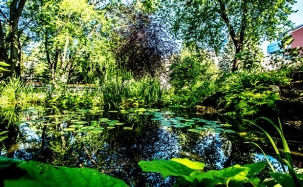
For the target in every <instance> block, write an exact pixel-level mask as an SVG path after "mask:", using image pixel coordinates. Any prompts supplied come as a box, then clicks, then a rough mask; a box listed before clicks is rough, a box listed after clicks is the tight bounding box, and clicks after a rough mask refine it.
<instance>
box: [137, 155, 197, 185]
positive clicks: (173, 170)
mask: <svg viewBox="0 0 303 187" xmlns="http://www.w3.org/2000/svg"><path fill="white" fill-rule="evenodd" d="M138 164H139V166H140V167H141V168H142V170H143V171H147V172H158V173H161V175H162V176H163V178H166V177H168V176H175V177H184V178H185V179H186V180H188V181H191V182H192V181H193V178H191V177H189V176H190V174H191V173H192V172H193V171H195V170H193V169H191V168H188V167H187V166H185V165H183V164H180V163H178V162H175V161H172V160H153V161H140V162H139V163H138Z"/></svg>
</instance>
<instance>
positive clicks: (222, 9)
mask: <svg viewBox="0 0 303 187" xmlns="http://www.w3.org/2000/svg"><path fill="white" fill-rule="evenodd" d="M218 2H219V6H220V9H219V10H218V13H219V14H220V16H221V17H222V19H223V21H224V23H225V24H226V26H227V28H228V31H229V35H230V37H231V39H232V40H233V42H234V44H235V45H236V44H237V43H238V39H237V36H236V32H235V30H234V28H233V27H232V25H231V24H230V20H229V18H228V16H227V14H226V7H225V2H222V0H218Z"/></svg>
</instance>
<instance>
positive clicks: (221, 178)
mask: <svg viewBox="0 0 303 187" xmlns="http://www.w3.org/2000/svg"><path fill="white" fill-rule="evenodd" d="M249 171H250V168H248V167H242V166H240V165H234V166H232V167H228V168H225V169H223V170H220V171H216V170H211V171H208V172H193V173H192V174H191V177H192V178H194V179H198V181H200V182H201V183H202V184H203V185H204V186H215V185H218V184H226V185H228V184H229V183H230V181H234V182H240V184H243V183H247V182H249V179H248V178H247V174H248V173H249Z"/></svg>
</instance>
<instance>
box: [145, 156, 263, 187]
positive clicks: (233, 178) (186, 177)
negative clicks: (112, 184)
mask: <svg viewBox="0 0 303 187" xmlns="http://www.w3.org/2000/svg"><path fill="white" fill-rule="evenodd" d="M139 166H140V167H141V168H142V170H143V171H146V172H159V173H161V175H162V176H163V177H164V178H166V177H168V176H176V177H179V179H178V181H177V183H176V184H175V185H174V186H209V187H211V186H216V185H224V186H241V185H243V184H247V183H250V184H253V185H258V184H259V182H260V179H258V178H257V177H255V175H256V174H258V173H259V172H260V171H261V170H262V169H263V168H264V167H265V163H264V162H259V163H254V164H248V165H244V166H240V165H235V166H231V167H228V168H225V169H223V170H220V171H216V170H210V171H207V172H205V171H203V169H204V166H205V165H204V164H203V163H200V162H193V161H190V160H188V159H181V158H173V159H171V160H154V161H140V162H139Z"/></svg>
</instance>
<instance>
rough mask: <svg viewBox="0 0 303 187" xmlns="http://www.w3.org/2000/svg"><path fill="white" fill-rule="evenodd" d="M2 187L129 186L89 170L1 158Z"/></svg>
mask: <svg viewBox="0 0 303 187" xmlns="http://www.w3.org/2000/svg"><path fill="white" fill-rule="evenodd" d="M0 173H1V175H0V185H1V183H2V186H5V187H15V186H19V187H22V186H24V187H28V186H35V187H38V186H43V187H53V186H55V187H61V186H62V187H66V186H68V187H78V186H85V187H86V186H87V187H89V186H92V187H95V186H111V187H124V186H127V185H126V184H125V183H124V182H123V181H122V180H120V179H116V178H114V177H110V176H106V175H103V174H101V173H100V172H98V171H97V170H93V169H88V168H68V167H56V166H51V165H48V164H43V163H39V162H35V161H29V162H26V161H20V160H14V159H10V158H6V157H0Z"/></svg>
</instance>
